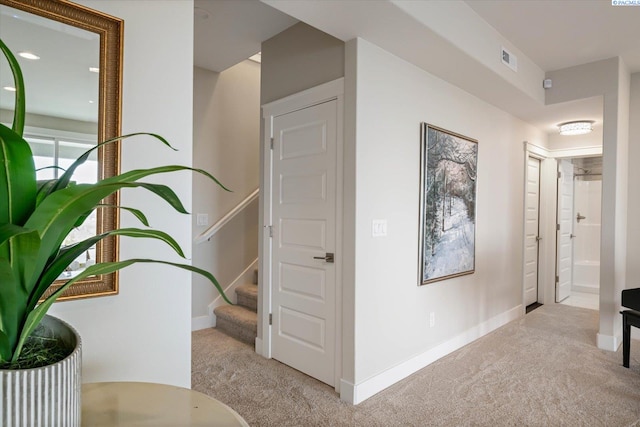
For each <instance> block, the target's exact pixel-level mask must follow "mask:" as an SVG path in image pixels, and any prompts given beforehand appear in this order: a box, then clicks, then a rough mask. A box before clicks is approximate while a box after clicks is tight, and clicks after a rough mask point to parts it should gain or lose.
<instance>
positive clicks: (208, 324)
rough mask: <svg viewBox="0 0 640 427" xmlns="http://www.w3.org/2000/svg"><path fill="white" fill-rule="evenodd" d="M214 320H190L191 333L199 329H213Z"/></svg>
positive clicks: (196, 318)
mask: <svg viewBox="0 0 640 427" xmlns="http://www.w3.org/2000/svg"><path fill="white" fill-rule="evenodd" d="M215 326H216V320H215V319H214V318H212V316H198V317H193V318H191V332H193V331H199V330H201V329H208V328H214V327H215Z"/></svg>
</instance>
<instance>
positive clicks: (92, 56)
mask: <svg viewBox="0 0 640 427" xmlns="http://www.w3.org/2000/svg"><path fill="white" fill-rule="evenodd" d="M122 36H123V21H122V20H120V19H118V18H114V17H112V16H109V15H105V14H103V13H101V12H98V11H94V10H92V9H88V8H86V7H84V6H80V5H77V4H74V3H71V2H68V1H65V0H0V38H2V39H3V41H4V42H5V43H6V44H7V46H9V48H10V49H11V50H12V51H13V52H14V54H16V55H19V54H20V56H17V58H18V61H19V62H20V66H21V68H22V70H23V73H24V78H25V86H26V104H27V118H26V126H25V133H24V136H25V139H26V140H27V141H28V142H29V144H30V145H31V148H32V151H33V155H34V160H35V162H36V167H37V168H40V167H46V166H58V167H61V168H65V166H68V165H69V164H70V163H71V161H72V160H74V159H75V158H76V157H77V156H78V155H79V154H81V153H83V152H84V151H86V149H88V148H90V147H91V146H92V145H96V144H97V143H99V142H101V141H104V140H107V139H109V138H112V137H115V136H118V135H120V106H121V91H122V89H121V88H122V86H121V85H122V39H123V37H122ZM25 52H26V53H27V54H26V57H24V56H23V55H22V54H21V53H25ZM28 54H32V55H31V56H30V55H28ZM2 59H3V60H2V61H0V122H2V123H4V124H9V125H10V124H11V121H12V120H13V108H14V93H13V92H11V86H12V85H13V78H12V75H11V71H10V69H9V67H8V65H7V64H6V61H5V60H4V58H2ZM119 153H120V148H119V145H118V144H117V143H115V144H107V145H106V146H104V147H101V148H100V149H99V150H97V154H96V156H95V157H94V158H92V159H89V161H88V162H86V163H85V165H84V166H83V167H82V168H81V169H82V170H80V168H79V169H78V172H77V173H76V175H75V176H74V179H75V180H76V181H77V182H95V181H96V180H99V179H104V178H107V177H110V176H113V175H116V174H117V173H118V172H119V165H120V159H119ZM38 173H39V174H42V175H38V179H46V178H52V177H55V174H57V173H58V169H56V168H47V169H44V170H42V171H40V172H38ZM117 202H118V196H117V195H114V196H112V197H111V198H110V199H108V200H105V201H104V203H105V204H108V205H116V204H117ZM117 226H118V212H117V209H114V208H103V209H99V210H97V211H96V212H95V213H94V214H93V215H92V217H90V218H89V219H88V220H87V221H86V222H85V224H84V225H83V226H82V227H79V228H78V229H76V230H74V231H73V232H72V233H71V235H70V236H69V239H68V242H67V243H69V244H71V243H74V242H75V241H79V240H82V239H84V238H86V237H89V236H92V235H94V234H96V233H102V232H105V231H107V230H111V229H113V228H115V227H117ZM117 257H118V241H117V239H115V238H110V239H104V240H102V241H101V242H100V243H99V244H97V245H96V247H94V248H92V249H90V250H89V251H87V252H86V253H85V254H83V255H82V256H81V257H79V258H78V259H76V260H75V261H74V262H73V263H72V265H71V266H70V268H69V269H68V271H66V272H64V273H63V275H61V277H60V278H59V280H57V281H56V282H55V283H54V284H53V285H52V286H51V288H50V289H49V291H48V293H47V294H46V295H45V297H46V296H48V295H49V294H50V293H52V292H53V291H55V289H57V288H58V287H60V286H61V285H62V284H63V283H64V282H65V281H66V280H68V279H69V278H70V277H73V276H74V275H75V274H77V273H78V272H79V271H82V269H83V268H85V267H86V266H87V265H91V264H93V263H96V262H108V261H115V260H117ZM117 292H118V276H117V273H114V274H110V275H103V276H95V277H91V278H87V279H85V280H82V281H79V282H78V283H76V284H74V285H72V286H71V287H70V288H69V289H68V290H67V291H66V293H65V294H64V295H63V297H61V298H59V300H63V299H73V298H84V297H90V296H101V295H109V294H116V293H117Z"/></svg>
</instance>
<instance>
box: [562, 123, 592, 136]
mask: <svg viewBox="0 0 640 427" xmlns="http://www.w3.org/2000/svg"><path fill="white" fill-rule="evenodd" d="M558 128H559V129H560V135H583V134H585V133H589V132H591V131H592V130H593V121H589V120H578V121H575V122H566V123H560V124H559V125H558Z"/></svg>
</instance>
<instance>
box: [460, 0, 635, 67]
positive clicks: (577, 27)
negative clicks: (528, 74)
mask: <svg viewBox="0 0 640 427" xmlns="http://www.w3.org/2000/svg"><path fill="white" fill-rule="evenodd" d="M466 3H467V4H468V5H469V6H470V7H471V8H472V9H473V10H474V11H475V12H476V13H477V14H478V15H480V16H481V17H482V18H483V19H484V20H485V21H487V22H488V23H489V24H491V25H492V26H493V27H494V28H495V29H496V30H497V31H498V32H499V33H500V34H502V35H503V36H504V37H506V38H507V39H508V40H510V41H511V42H513V44H515V45H516V46H518V48H519V49H520V50H522V51H523V52H524V53H525V54H526V55H527V56H528V57H529V58H530V59H531V60H533V62H535V63H536V64H537V65H538V66H539V67H540V68H542V69H543V70H544V71H555V70H559V69H563V68H567V67H571V66H573V65H580V64H586V63H589V62H593V61H598V60H601V59H607V58H611V57H614V56H621V57H622V59H623V60H624V62H625V63H626V64H627V66H628V67H629V68H630V70H631V72H632V73H635V72H638V71H640V6H638V7H634V6H612V5H611V3H612V2H611V0H571V1H567V0H537V1H518V0H510V1H504V0H467V1H466Z"/></svg>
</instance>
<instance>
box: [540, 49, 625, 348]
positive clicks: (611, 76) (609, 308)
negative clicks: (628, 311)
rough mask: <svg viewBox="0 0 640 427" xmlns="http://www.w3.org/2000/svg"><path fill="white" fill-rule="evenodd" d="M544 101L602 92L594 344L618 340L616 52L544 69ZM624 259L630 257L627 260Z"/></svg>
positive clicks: (620, 260) (620, 230)
mask: <svg viewBox="0 0 640 427" xmlns="http://www.w3.org/2000/svg"><path fill="white" fill-rule="evenodd" d="M546 77H547V78H550V79H552V80H553V87H552V88H551V89H547V91H546V103H547V104H555V103H560V102H567V101H572V100H576V99H583V98H590V97H593V96H603V118H604V120H603V132H602V134H603V142H602V163H603V165H602V236H601V247H600V328H599V332H598V347H600V348H602V349H607V350H614V351H615V350H616V349H617V348H618V346H619V345H620V344H621V331H622V329H621V328H622V324H621V323H622V321H621V317H620V314H619V313H618V312H619V309H620V293H621V291H622V289H624V288H625V287H626V268H627V267H626V265H627V253H626V252H627V237H626V235H627V183H628V176H627V170H628V167H627V166H628V161H629V158H628V145H629V90H630V76H629V71H628V69H627V67H626V66H625V64H624V63H623V62H622V60H621V59H620V58H609V59H605V60H602V61H596V62H592V63H589V64H584V65H578V66H575V67H569V68H566V69H563V70H557V71H553V72H550V73H547V75H546ZM630 262H634V261H633V260H630Z"/></svg>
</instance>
